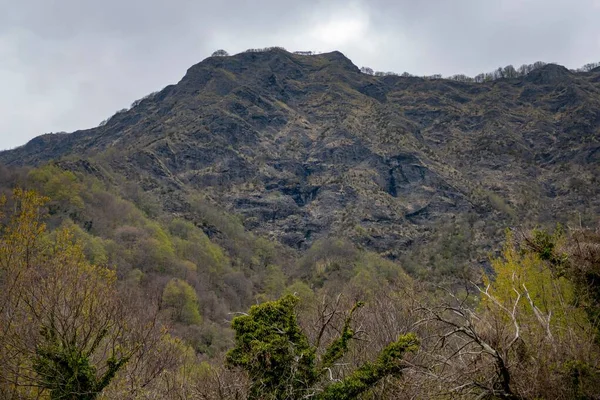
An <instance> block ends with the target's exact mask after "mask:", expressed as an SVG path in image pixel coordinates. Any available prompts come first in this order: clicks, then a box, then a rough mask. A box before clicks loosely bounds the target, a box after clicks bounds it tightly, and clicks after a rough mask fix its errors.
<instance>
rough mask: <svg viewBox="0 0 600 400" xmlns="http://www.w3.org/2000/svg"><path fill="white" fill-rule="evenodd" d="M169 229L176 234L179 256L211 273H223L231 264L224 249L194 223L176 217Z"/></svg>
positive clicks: (176, 246) (175, 239) (174, 241)
mask: <svg viewBox="0 0 600 400" xmlns="http://www.w3.org/2000/svg"><path fill="white" fill-rule="evenodd" d="M169 230H170V232H171V234H172V235H173V236H174V238H173V243H174V244H175V249H176V253H177V256H179V257H181V258H184V259H185V260H188V261H190V262H192V263H194V264H195V265H196V266H197V267H199V268H201V269H202V270H207V271H209V272H211V273H222V272H223V271H225V269H226V268H227V266H228V265H229V259H228V258H227V256H226V255H225V253H224V252H223V250H222V249H221V248H220V247H219V246H218V245H216V244H214V243H212V242H211V241H210V239H209V238H208V237H207V236H206V234H205V233H204V232H202V230H201V229H200V228H198V227H196V226H195V225H194V224H193V223H191V222H189V221H185V220H183V219H178V218H176V219H173V220H172V221H171V223H170V224H169Z"/></svg>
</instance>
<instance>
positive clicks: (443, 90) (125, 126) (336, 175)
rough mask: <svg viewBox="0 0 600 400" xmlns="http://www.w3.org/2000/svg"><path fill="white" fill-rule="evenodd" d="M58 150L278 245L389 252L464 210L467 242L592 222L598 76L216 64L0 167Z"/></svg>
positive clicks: (219, 60) (248, 61)
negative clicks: (211, 210) (458, 75)
mask: <svg viewBox="0 0 600 400" xmlns="http://www.w3.org/2000/svg"><path fill="white" fill-rule="evenodd" d="M63 157H68V158H72V159H79V158H81V159H86V160H90V161H91V163H92V164H94V163H97V164H102V165H103V166H105V167H106V168H110V169H111V170H112V171H114V172H115V173H118V174H121V175H123V176H124V177H125V178H126V179H128V180H134V181H137V182H140V184H141V185H142V187H143V188H144V189H145V190H148V191H152V192H154V193H156V194H157V195H158V196H159V197H160V198H161V199H162V200H163V205H164V207H165V208H166V209H168V210H169V211H171V212H175V213H179V214H182V215H184V216H185V215H186V213H187V210H188V209H189V207H188V203H189V196H191V195H194V194H197V193H201V194H203V195H205V196H208V197H210V198H211V199H212V200H213V201H214V202H216V203H217V204H219V205H221V206H224V207H226V208H228V209H229V210H231V211H233V212H236V213H239V214H240V215H241V216H242V217H243V220H244V224H245V226H246V227H247V228H249V229H251V230H254V231H257V232H258V233H260V234H267V235H270V236H271V237H273V238H275V239H277V240H280V241H281V242H283V243H285V244H287V245H289V246H292V247H296V248H306V247H307V246H309V245H310V244H311V243H312V242H313V241H314V240H315V239H317V238H320V237H324V236H328V235H338V236H345V237H349V238H351V239H352V240H353V241H354V242H355V243H358V244H360V245H362V246H365V247H367V248H369V249H372V250H376V251H378V252H380V253H383V254H386V255H387V256H389V257H392V258H395V257H398V256H399V255H400V254H401V253H402V251H403V250H404V249H406V248H408V247H409V246H411V245H412V244H414V243H415V242H417V243H426V242H427V240H428V238H430V237H431V232H432V230H434V227H436V226H439V225H440V224H441V225H443V224H453V223H454V221H456V220H465V219H466V220H468V219H469V217H468V216H469V215H477V216H479V218H478V219H479V220H480V222H478V223H477V222H470V224H471V225H472V229H473V235H474V241H475V242H476V243H477V240H480V239H481V238H482V237H485V236H486V235H487V233H486V232H487V229H488V228H489V226H493V227H501V226H504V225H506V224H516V223H519V222H520V221H522V219H524V218H527V219H528V220H530V221H532V222H533V223H535V222H541V223H544V222H549V221H551V222H554V221H562V222H569V221H571V220H573V218H575V216H577V217H578V218H584V219H585V218H586V216H595V215H598V212H599V211H600V200H599V198H600V197H599V196H598V194H599V189H598V187H599V185H598V181H597V177H598V176H600V168H599V165H600V72H598V71H596V72H594V71H592V72H590V73H585V74H573V73H571V72H570V71H568V70H567V69H566V68H564V67H561V66H558V65H547V66H545V67H543V68H541V69H538V70H535V71H533V72H531V73H530V74H528V75H527V76H525V77H523V78H518V79H501V80H497V81H493V82H486V83H462V82H455V81H449V80H424V79H421V78H415V77H408V78H406V77H398V76H385V77H375V76H371V75H366V74H362V73H360V71H359V69H358V68H357V67H356V66H354V65H353V64H352V62H351V61H350V60H348V59H347V58H346V57H345V56H343V55H342V54H341V53H339V52H333V53H328V54H321V55H314V56H304V55H297V54H291V53H288V52H286V51H283V50H279V49H275V50H271V51H266V52H253V53H242V54H238V55H235V56H231V57H211V58H208V59H206V60H204V61H203V62H201V63H199V64H197V65H194V66H193V67H191V68H190V69H189V70H188V71H187V73H186V74H185V76H184V77H183V79H182V80H181V81H180V82H179V83H177V84H176V85H171V86H168V87H166V88H165V89H163V90H162V91H160V92H158V93H156V94H153V95H151V96H149V97H147V98H145V99H143V100H141V101H140V102H138V104H136V105H135V106H134V107H132V108H131V109H130V110H127V111H123V112H119V113H117V114H116V115H114V116H113V117H112V118H110V119H109V120H108V122H107V123H106V124H105V125H103V126H100V127H97V128H93V129H88V130H83V131H77V132H74V133H72V134H49V135H44V136H41V137H38V138H36V139H33V140H32V141H30V142H29V143H28V144H27V145H25V146H23V147H21V148H18V149H14V150H11V151H7V152H3V153H0V162H3V163H5V164H9V165H38V164H41V163H44V162H47V161H49V160H58V159H60V158H63ZM69 165H73V164H69ZM488 233H489V232H488ZM483 242H485V241H482V243H483Z"/></svg>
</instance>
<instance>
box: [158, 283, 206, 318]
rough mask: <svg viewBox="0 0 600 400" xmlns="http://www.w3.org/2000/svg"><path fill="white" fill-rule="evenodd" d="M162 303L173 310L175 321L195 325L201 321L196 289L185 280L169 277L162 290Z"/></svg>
mask: <svg viewBox="0 0 600 400" xmlns="http://www.w3.org/2000/svg"><path fill="white" fill-rule="evenodd" d="M163 303H164V305H165V306H166V307H169V308H171V309H172V310H173V311H174V315H175V320H176V321H179V322H183V323H185V324H188V325H197V324H199V323H200V322H201V321H202V319H201V317H200V312H199V311H198V296H197V295H196V291H195V290H194V288H193V287H191V286H190V285H189V283H187V282H185V281H182V280H180V279H177V278H173V279H171V280H170V281H169V283H167V286H165V290H164V291H163Z"/></svg>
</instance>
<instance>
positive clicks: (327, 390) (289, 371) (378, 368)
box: [227, 295, 418, 400]
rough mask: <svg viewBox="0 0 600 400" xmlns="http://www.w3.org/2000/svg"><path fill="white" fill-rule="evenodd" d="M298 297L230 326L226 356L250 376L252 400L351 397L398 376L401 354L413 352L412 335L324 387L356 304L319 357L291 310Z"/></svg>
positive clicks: (347, 337)
mask: <svg viewBox="0 0 600 400" xmlns="http://www.w3.org/2000/svg"><path fill="white" fill-rule="evenodd" d="M298 302H299V298H298V297H296V296H293V295H287V296H284V297H283V298H281V299H279V300H276V301H270V302H266V303H263V304H260V305H256V306H253V307H252V308H251V309H250V311H249V313H248V314H247V315H243V316H240V317H237V318H235V319H234V320H233V322H232V327H233V329H234V331H235V333H236V336H235V347H234V348H233V349H232V350H231V351H230V352H229V353H228V354H227V363H228V365H230V366H237V367H241V368H243V369H244V370H245V371H246V372H247V374H248V376H249V378H250V382H251V385H250V395H249V398H251V399H272V400H279V399H298V398H303V397H313V398H317V399H350V398H355V397H356V396H358V395H359V394H361V393H364V392H366V391H368V390H369V389H371V388H372V387H373V386H374V385H375V384H377V382H379V381H380V380H381V379H382V378H384V377H386V376H389V375H396V376H397V375H400V374H401V373H402V369H403V367H402V364H401V359H402V356H403V355H404V354H405V353H406V352H408V351H414V350H416V349H417V346H418V340H417V338H416V336H414V335H412V334H408V335H404V336H401V337H400V338H399V339H398V340H397V341H396V342H394V343H392V344H390V345H388V346H387V347H386V348H384V349H383V351H382V352H381V353H380V355H379V357H378V359H377V360H376V361H375V362H373V363H365V364H364V365H363V366H361V367H360V368H358V369H357V370H356V371H354V372H353V373H352V374H350V375H349V376H348V377H346V378H345V379H343V380H341V381H340V382H337V383H334V384H331V385H326V384H324V383H322V381H323V377H324V375H325V374H326V372H328V371H330V368H331V367H332V366H333V365H334V363H335V362H337V361H338V360H339V359H340V358H341V357H343V356H344V355H345V354H346V352H347V351H348V345H349V343H350V341H351V339H352V338H353V337H354V335H355V332H354V330H353V329H352V328H351V323H352V318H353V314H354V312H355V311H356V310H357V309H358V308H360V307H361V306H362V303H357V304H356V305H355V306H354V307H353V308H352V310H351V311H350V312H349V313H348V316H347V317H346V320H345V323H344V326H343V328H342V330H341V334H340V336H339V337H338V338H337V339H335V340H334V341H333V342H332V343H331V344H330V345H329V346H328V347H327V348H326V349H325V350H324V352H323V354H322V356H321V357H318V356H317V355H318V353H319V344H317V345H314V346H313V345H311V344H310V343H309V340H308V338H307V336H306V335H305V334H304V333H303V332H302V330H301V329H300V327H299V325H298V322H297V318H296V314H295V308H296V306H297V304H298Z"/></svg>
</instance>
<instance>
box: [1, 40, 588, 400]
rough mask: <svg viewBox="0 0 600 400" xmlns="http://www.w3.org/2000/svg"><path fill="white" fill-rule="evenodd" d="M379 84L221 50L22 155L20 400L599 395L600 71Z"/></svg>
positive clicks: (16, 227) (10, 337) (369, 77)
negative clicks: (124, 106)
mask: <svg viewBox="0 0 600 400" xmlns="http://www.w3.org/2000/svg"><path fill="white" fill-rule="evenodd" d="M365 72H367V73H365ZM368 72H369V71H366V70H365V69H363V70H362V72H361V70H360V69H358V68H357V67H356V66H354V65H353V64H352V62H351V61H350V60H348V59H347V58H346V57H344V56H343V55H342V54H341V53H339V52H334V53H327V54H318V55H312V54H311V55H308V54H293V53H289V52H287V51H285V50H283V49H279V48H274V49H269V50H267V51H251V52H246V53H242V54H238V55H235V56H228V55H226V53H218V54H216V55H215V56H213V57H210V58H208V59H206V60H204V61H202V62H201V63H199V64H197V65H195V66H193V67H191V68H190V69H189V70H188V71H187V73H186V74H185V76H184V78H183V79H182V80H181V81H180V82H179V83H177V84H176V85H171V86H168V87H166V88H164V89H163V90H161V91H159V92H156V93H153V94H151V95H149V96H147V97H145V98H144V99H141V100H139V101H136V102H135V103H134V104H133V105H132V107H131V108H130V109H128V110H122V111H120V112H118V113H117V114H115V115H114V116H113V117H111V118H109V119H108V120H107V121H105V122H103V123H102V124H101V125H100V126H98V127H96V128H92V129H88V130H83V131H77V132H74V133H70V134H66V133H61V134H47V135H43V136H40V137H38V138H36V139H33V140H32V141H30V142H29V143H28V144H26V145H25V146H23V147H20V148H17V149H14V150H11V151H7V152H2V153H0V162H2V165H0V191H1V192H2V195H3V197H2V199H3V200H2V203H3V210H4V211H3V214H2V229H1V232H0V234H1V240H0V330H1V331H0V398H2V399H4V398H6V399H34V398H36V399H37V398H42V399H44V398H48V399H53V400H54V399H158V398H160V399H163V398H164V399H230V398H231V399H233V398H238V399H240V398H253V399H303V398H315V399H345V398H347V399H351V398H364V399H375V398H377V399H379V398H423V399H428V398H438V397H439V398H465V399H471V398H473V399H475V398H480V399H482V398H489V399H493V398H504V399H537V398H561V399H571V398H580V399H596V398H599V397H598V393H600V369H599V368H600V364H599V363H600V361H599V360H600V348H599V345H600V333H599V331H598V328H599V326H598V324H599V319H598V318H599V316H600V311H599V310H600V308H599V305H600V280H599V279H600V234H599V232H598V230H597V229H598V228H597V227H598V216H599V211H600V200H599V199H600V196H599V189H598V188H599V185H598V176H600V111H599V110H600V71H598V70H597V68H596V69H591V68H588V69H586V70H585V71H569V70H567V69H566V68H564V67H561V66H558V65H554V64H548V65H543V64H539V65H537V66H536V67H535V68H533V67H532V68H531V69H530V70H523V71H522V72H519V73H515V74H514V75H511V74H508V75H506V76H504V75H502V76H500V75H499V76H494V77H493V79H492V78H490V79H483V78H482V79H476V80H469V79H462V78H461V79H458V78H454V79H437V78H436V79H432V78H431V77H429V78H427V79H425V78H418V77H413V76H396V75H389V74H371V73H368Z"/></svg>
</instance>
